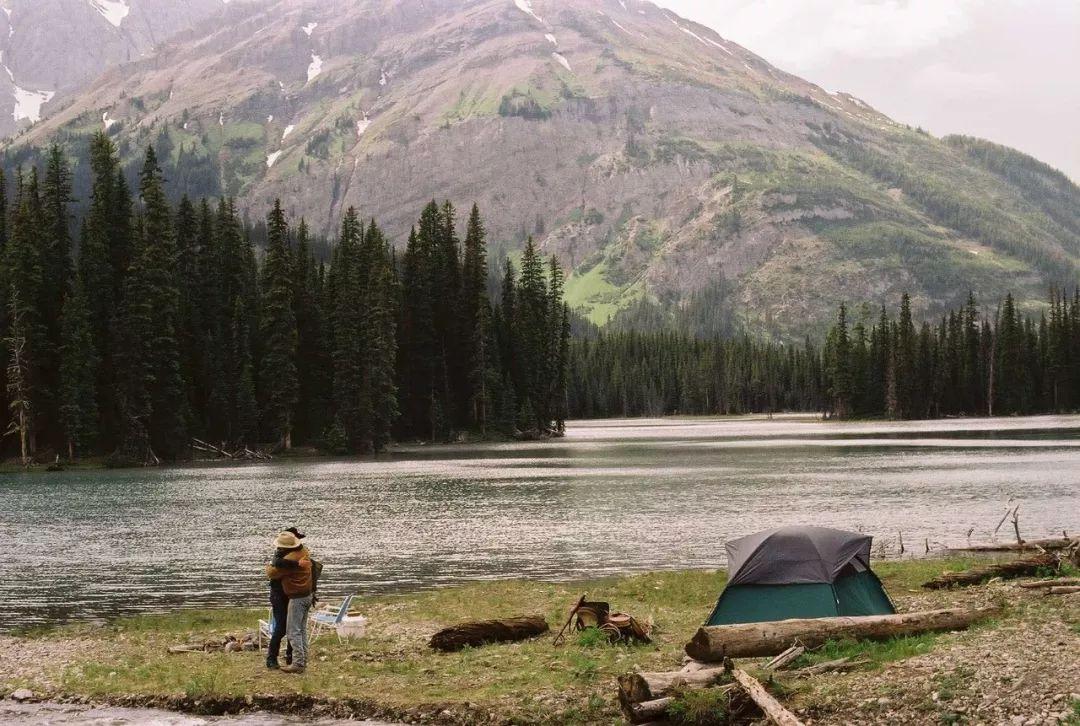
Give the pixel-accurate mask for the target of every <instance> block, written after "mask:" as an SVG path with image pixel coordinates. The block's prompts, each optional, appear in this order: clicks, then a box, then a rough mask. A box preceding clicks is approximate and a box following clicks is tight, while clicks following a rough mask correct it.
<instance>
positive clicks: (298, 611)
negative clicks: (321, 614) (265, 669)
mask: <svg viewBox="0 0 1080 726" xmlns="http://www.w3.org/2000/svg"><path fill="white" fill-rule="evenodd" d="M310 611H311V595H305V596H304V597H294V598H290V599H289V624H288V626H287V630H288V632H289V645H291V646H292V649H293V665H294V666H299V667H300V668H304V667H306V666H307V655H308V630H307V618H308V612H310Z"/></svg>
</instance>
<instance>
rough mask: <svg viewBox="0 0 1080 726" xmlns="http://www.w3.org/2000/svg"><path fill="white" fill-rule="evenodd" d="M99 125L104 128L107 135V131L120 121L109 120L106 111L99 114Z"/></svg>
mask: <svg viewBox="0 0 1080 726" xmlns="http://www.w3.org/2000/svg"><path fill="white" fill-rule="evenodd" d="M101 123H102V125H103V126H104V127H105V133H109V129H111V128H112V127H113V126H115V125H116V124H118V123H120V119H116V118H109V112H108V111H106V112H105V113H103V114H101Z"/></svg>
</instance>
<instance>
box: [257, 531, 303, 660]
mask: <svg viewBox="0 0 1080 726" xmlns="http://www.w3.org/2000/svg"><path fill="white" fill-rule="evenodd" d="M301 539H302V537H301V536H300V535H299V532H296V530H295V528H292V531H289V530H286V531H284V532H282V533H281V534H279V535H278V536H277V537H276V538H275V539H274V547H275V548H276V550H277V553H278V554H279V555H280V556H279V557H275V558H274V562H272V563H271V564H269V565H268V566H267V567H266V576H267V578H269V579H270V580H271V581H275V580H276V581H278V582H279V583H280V584H281V589H282V591H283V592H284V594H285V596H286V597H287V598H288V605H287V607H286V612H287V616H286V618H285V623H286V625H285V630H286V634H287V635H288V637H289V647H290V648H292V651H293V659H292V663H287V664H286V665H284V666H281V672H282V673H303V672H304V670H305V669H306V668H307V656H308V635H307V618H308V613H309V612H310V611H311V604H312V595H313V591H314V579H313V577H312V562H311V553H310V552H308V549H307V547H305V546H304V545H303V543H302V542H301V541H300V540H301ZM275 620H277V615H276V613H275ZM277 630H278V629H277V627H275V632H277ZM277 646H278V649H280V647H281V639H280V638H279V639H278V641H277ZM270 647H271V650H270V652H269V653H268V654H267V662H266V664H267V667H269V668H273V667H275V665H277V655H278V651H275V650H274V644H273V641H271V646H270ZM287 655H288V654H287V653H286V657H287Z"/></svg>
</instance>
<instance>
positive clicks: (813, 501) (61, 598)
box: [0, 417, 1080, 629]
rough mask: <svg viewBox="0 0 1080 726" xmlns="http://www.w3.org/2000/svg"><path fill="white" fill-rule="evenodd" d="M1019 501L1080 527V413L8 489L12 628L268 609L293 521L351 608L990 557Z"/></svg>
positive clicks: (690, 427)
mask: <svg viewBox="0 0 1080 726" xmlns="http://www.w3.org/2000/svg"><path fill="white" fill-rule="evenodd" d="M1010 499H1014V500H1015V501H1016V502H1018V503H1020V524H1021V529H1022V533H1023V534H1024V535H1025V536H1026V537H1035V536H1049V535H1052V534H1058V533H1060V532H1061V531H1062V530H1069V531H1075V530H1076V529H1080V417H1038V418H1018V419H991V420H976V421H959V420H957V421H933V422H918V423H880V424H876V423H859V424H837V423H822V422H820V421H816V420H814V419H811V418H784V419H779V418H778V419H777V420H774V421H768V420H764V419H748V418H739V419H730V420H704V419H690V420H678V419H675V420H663V421H651V420H634V421H599V422H581V423H575V424H573V425H571V427H570V429H569V430H568V433H567V437H566V438H565V439H563V440H560V441H555V442H543V443H513V444H491V445H482V446H450V447H410V448H405V449H402V450H400V451H398V452H396V453H394V454H391V455H387V456H384V457H382V458H380V459H378V460H370V459H369V460H350V461H318V462H305V463H292V462H290V463H277V462H275V463H271V464H258V465H240V466H235V465H208V466H201V467H188V468H177V469H166V470H160V471H159V470H152V471H122V472H102V471H89V472H79V471H70V472H61V473H57V474H41V473H35V474H26V475H3V476H0V549H2V551H3V552H5V553H6V556H5V557H3V558H0V583H3V584H2V585H0V604H2V605H3V607H4V610H5V618H3V619H2V620H0V629H10V628H13V627H19V626H26V625H33V624H41V623H51V622H58V621H64V620H70V619H85V618H104V617H110V616H114V615H117V614H124V613H134V612H142V611H161V610H167V609H170V608H175V607H201V606H224V605H238V604H244V605H258V604H261V603H262V602H263V601H264V600H263V598H264V596H265V585H264V583H263V581H262V579H261V578H260V569H261V568H260V565H261V564H262V563H263V562H264V561H265V560H266V558H267V555H268V553H269V545H268V543H269V541H270V538H271V537H272V535H273V534H274V533H275V532H276V531H277V530H278V529H279V528H281V527H285V526H288V525H291V524H298V525H299V526H300V527H301V528H302V529H304V530H307V531H308V533H309V534H310V538H309V539H308V542H310V543H311V546H312V549H313V550H315V551H316V553H317V555H318V556H320V557H321V558H322V559H323V560H324V562H325V563H326V570H325V574H324V578H325V579H324V586H323V587H324V589H325V590H326V591H327V593H328V594H330V595H333V594H340V593H343V592H346V591H349V592H359V593H374V592H385V591H402V590H412V589H419V588H425V587H432V586H437V585H443V584H447V583H453V582H461V581H465V580H473V579H487V578H505V577H527V578H560V579H561V578H579V577H591V576H596V575H602V574H608V573H615V572H627V571H635V570H648V569H656V568H687V567H696V568H701V567H716V566H720V565H722V564H723V563H724V553H723V543H724V541H725V540H726V539H728V538H730V537H735V536H739V535H743V534H747V533H749V532H753V531H755V530H758V529H762V528H766V527H773V526H777V525H781V524H789V523H814V524H822V525H831V526H838V527H845V528H849V529H861V530H863V531H866V532H870V533H872V534H874V535H875V536H876V537H877V539H878V543H879V546H883V547H885V548H895V543H896V539H897V532H898V531H901V530H902V531H903V534H904V540H905V542H906V543H907V545H908V547H909V548H910V547H912V545H913V543H919V544H920V545H921V544H922V543H924V542H925V541H926V540H929V542H930V543H931V545H932V546H941V545H943V544H960V543H963V542H964V540H965V535H966V533H967V531H968V530H969V529H971V528H974V533H973V534H972V539H973V540H978V541H982V540H985V539H987V538H989V537H990V534H991V531H992V530H993V529H994V527H995V525H997V523H998V521H999V520H1000V518H1001V515H1002V513H1003V512H1004V510H1005V505H1006V502H1008V501H1009V500H1010ZM1006 526H1007V525H1006ZM1002 534H1004V533H1002Z"/></svg>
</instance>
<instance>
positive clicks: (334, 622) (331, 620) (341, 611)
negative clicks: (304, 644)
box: [311, 595, 354, 642]
mask: <svg viewBox="0 0 1080 726" xmlns="http://www.w3.org/2000/svg"><path fill="white" fill-rule="evenodd" d="M353 597H354V596H353V595H348V596H347V597H346V598H345V599H344V600H342V601H341V607H339V608H337V609H336V610H335V609H334V608H332V607H331V606H329V605H326V606H324V607H322V608H321V609H319V610H316V611H315V612H313V613H312V614H311V641H312V642H314V641H315V639H316V638H318V637H319V635H320V634H321V633H322V631H323V630H326V629H327V628H334V629H335V630H337V626H339V625H341V621H343V620H344V619H345V616H346V615H348V614H349V606H350V605H352V601H353ZM338 641H339V642H340V641H341V633H338Z"/></svg>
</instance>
